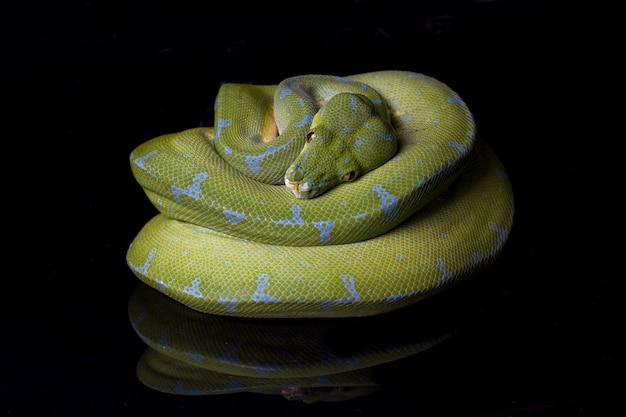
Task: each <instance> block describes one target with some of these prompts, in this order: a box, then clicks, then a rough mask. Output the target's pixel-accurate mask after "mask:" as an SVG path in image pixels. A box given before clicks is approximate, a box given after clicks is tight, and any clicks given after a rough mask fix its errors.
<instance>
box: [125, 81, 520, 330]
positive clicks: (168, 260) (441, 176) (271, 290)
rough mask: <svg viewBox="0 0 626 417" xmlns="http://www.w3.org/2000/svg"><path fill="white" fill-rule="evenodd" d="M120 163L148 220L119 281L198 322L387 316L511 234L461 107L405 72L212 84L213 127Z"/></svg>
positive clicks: (451, 95) (441, 89) (491, 162)
mask: <svg viewBox="0 0 626 417" xmlns="http://www.w3.org/2000/svg"><path fill="white" fill-rule="evenodd" d="M130 161H131V168H132V172H133V175H134V176H135V178H136V180H137V181H138V182H139V184H140V185H141V187H142V188H143V190H144V191H145V193H146V195H147V196H148V198H149V199H150V201H151V202H152V203H153V204H154V206H155V207H156V208H157V209H158V210H159V211H160V213H159V214H157V215H156V216H155V217H153V218H152V219H151V220H150V221H148V223H147V224H146V225H145V226H144V227H143V228H142V229H141V231H140V232H139V233H138V235H137V237H136V238H135V239H134V240H133V242H132V243H131V245H130V248H129V250H128V253H127V262H128V265H129V267H130V268H131V270H132V271H133V272H134V273H135V275H137V277H138V278H139V279H140V280H142V281H144V282H145V283H147V284H148V285H150V286H152V287H153V288H156V289H158V290H159V291H161V292H163V293H164V294H166V295H167V296H169V297H171V298H173V299H175V300H178V301H179V302H181V303H183V304H185V305H187V306H189V307H191V308H193V309H196V310H199V311H202V312H206V313H212V314H219V315H232V316H241V317H264V318H278V317H349V316H368V315H374V314H380V313H384V312H387V311H391V310H395V309H398V308H400V307H403V306H407V305H409V304H411V303H414V302H416V301H418V300H421V299H423V298H425V297H428V296H431V295H433V294H435V293H437V292H439V291H441V290H443V289H445V288H448V287H450V286H452V285H455V284H457V283H459V282H462V281H463V280H465V279H467V278H469V277H472V276H475V275H476V274H477V273H478V272H479V271H482V270H484V269H485V268H486V267H487V266H489V265H490V264H492V263H493V261H494V260H495V259H496V258H497V256H498V255H499V254H500V253H501V251H502V248H503V246H504V245H505V243H506V241H507V239H508V236H509V233H510V230H511V226H512V222H513V212H514V203H513V192H512V188H511V184H510V181H509V179H508V176H507V174H506V171H505V169H504V167H503V166H502V164H501V162H500V160H499V159H498V157H497V156H496V155H495V153H494V152H493V151H492V150H491V149H490V148H489V147H488V146H487V144H486V143H485V142H484V141H482V140H480V139H479V138H478V136H477V134H476V126H475V122H474V118H473V116H472V113H471V112H470V110H469V108H468V107H467V105H466V103H465V102H464V101H463V100H462V99H461V97H460V96H459V95H458V94H457V93H456V92H454V91H453V90H452V89H450V88H449V87H448V86H447V85H445V84H444V83H442V82H440V81H438V80H436V79H434V78H432V77H429V76H426V75H424V74H420V73H414V72H409V71H377V72H370V73H363V74H357V75H352V76H348V77H339V76H330V75H303V76H296V77H290V78H287V79H285V80H283V81H281V82H280V83H279V84H277V85H248V84H224V85H222V86H221V87H220V89H219V91H218V94H217V98H216V100H215V121H214V126H213V127H198V128H190V129H188V130H184V131H182V132H177V133H172V134H165V135H162V136H159V137H156V138H154V139H151V140H149V141H147V142H144V143H143V144H141V145H139V146H138V147H137V148H135V149H134V150H133V152H132V153H131V155H130Z"/></svg>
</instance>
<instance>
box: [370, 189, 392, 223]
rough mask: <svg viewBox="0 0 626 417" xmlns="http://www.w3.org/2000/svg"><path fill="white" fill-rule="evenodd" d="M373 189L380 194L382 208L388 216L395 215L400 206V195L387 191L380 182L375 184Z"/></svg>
mask: <svg viewBox="0 0 626 417" xmlns="http://www.w3.org/2000/svg"><path fill="white" fill-rule="evenodd" d="M372 189H373V190H374V191H376V194H378V198H380V208H381V209H382V210H383V211H384V212H385V213H386V214H387V217H392V216H394V215H395V214H396V211H397V208H398V197H396V196H395V195H393V194H390V193H389V192H387V190H385V189H384V188H383V186H382V185H380V184H374V186H373V187H372Z"/></svg>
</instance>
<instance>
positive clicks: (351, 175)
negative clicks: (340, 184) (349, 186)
mask: <svg viewBox="0 0 626 417" xmlns="http://www.w3.org/2000/svg"><path fill="white" fill-rule="evenodd" d="M355 178H356V172H354V171H350V172H348V173H345V174H343V175H342V176H341V181H345V182H349V181H354V179H355Z"/></svg>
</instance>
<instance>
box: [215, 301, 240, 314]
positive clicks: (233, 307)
mask: <svg viewBox="0 0 626 417" xmlns="http://www.w3.org/2000/svg"><path fill="white" fill-rule="evenodd" d="M217 302H218V304H219V305H221V306H222V307H224V308H226V310H227V311H228V312H229V313H231V314H237V304H239V301H237V300H230V299H227V298H219V299H218V300H217Z"/></svg>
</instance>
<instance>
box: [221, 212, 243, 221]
mask: <svg viewBox="0 0 626 417" xmlns="http://www.w3.org/2000/svg"><path fill="white" fill-rule="evenodd" d="M222 213H223V214H224V216H226V219H227V220H228V221H229V222H230V223H231V224H237V223H239V222H240V221H242V220H243V219H245V218H246V216H245V215H244V214H242V213H238V212H236V211H233V210H227V209H224V211H223V212H222Z"/></svg>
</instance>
